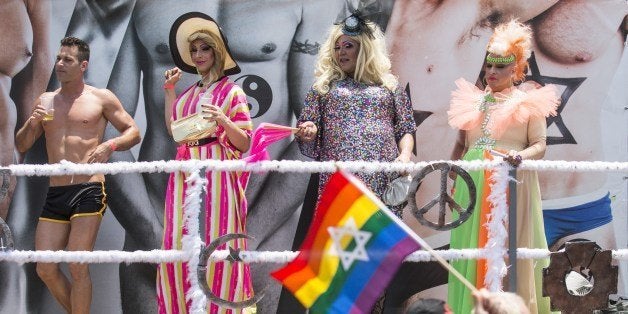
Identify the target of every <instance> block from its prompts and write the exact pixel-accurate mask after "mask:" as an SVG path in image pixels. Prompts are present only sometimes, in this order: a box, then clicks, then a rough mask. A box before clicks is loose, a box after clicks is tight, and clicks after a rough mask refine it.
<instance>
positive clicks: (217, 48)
mask: <svg viewBox="0 0 628 314" xmlns="http://www.w3.org/2000/svg"><path fill="white" fill-rule="evenodd" d="M197 39H200V40H202V41H203V42H204V43H205V44H207V45H208V46H210V47H212V50H213V52H214V64H212V66H211V68H210V69H209V73H208V74H206V75H205V76H204V77H203V81H204V82H209V83H212V82H215V81H216V80H218V79H219V78H221V77H223V76H224V75H225V74H224V73H225V69H224V67H225V55H226V54H227V50H226V49H225V46H223V45H218V44H217V43H222V40H220V38H218V36H216V35H215V34H214V33H212V32H209V31H205V30H199V31H196V32H194V33H192V34H191V35H190V37H188V42H189V43H190V44H192V42H193V41H195V40H197ZM190 47H191V46H190ZM190 54H192V51H190ZM199 74H201V73H199ZM201 75H202V74H201Z"/></svg>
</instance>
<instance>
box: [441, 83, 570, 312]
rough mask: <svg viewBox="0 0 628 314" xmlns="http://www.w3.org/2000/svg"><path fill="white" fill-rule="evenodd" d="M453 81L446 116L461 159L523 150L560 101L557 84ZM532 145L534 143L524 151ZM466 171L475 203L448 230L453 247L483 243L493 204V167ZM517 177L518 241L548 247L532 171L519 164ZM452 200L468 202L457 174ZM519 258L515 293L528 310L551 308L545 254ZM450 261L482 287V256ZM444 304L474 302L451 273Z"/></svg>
mask: <svg viewBox="0 0 628 314" xmlns="http://www.w3.org/2000/svg"><path fill="white" fill-rule="evenodd" d="M456 85H457V86H458V89H457V90H456V91H454V92H453V93H452V101H451V107H450V110H449V111H448V116H449V124H450V125H451V126H452V127H455V128H458V129H461V130H465V150H466V153H465V155H464V157H463V159H464V160H469V161H470V160H482V159H493V157H492V155H491V154H490V153H489V150H497V151H501V152H503V153H506V152H508V151H509V150H516V151H518V152H521V151H523V150H525V149H527V148H528V147H531V146H534V145H533V143H538V142H539V141H542V142H544V141H545V137H546V123H545V117H546V116H548V115H555V114H556V107H557V105H558V98H557V96H556V91H555V87H553V86H545V87H543V88H540V89H530V90H523V89H521V88H514V87H513V88H510V89H508V90H505V91H503V92H502V93H494V94H493V93H491V92H490V90H487V91H483V90H480V89H478V88H477V87H475V86H474V85H473V84H471V83H469V82H467V81H465V80H464V79H460V80H458V81H456ZM531 151H534V147H533V148H532V149H530V150H528V153H530V152H531ZM543 153H544V150H543V151H538V152H536V153H531V155H532V156H537V157H538V156H542V154H543ZM469 173H470V175H471V177H472V179H473V181H474V183H475V185H476V191H477V196H476V203H475V204H476V205H475V208H474V210H473V214H472V215H471V217H470V218H469V219H468V220H467V221H465V222H464V223H463V224H462V225H460V226H459V227H457V228H455V229H454V230H452V232H451V242H450V248H451V249H465V248H482V247H484V246H485V244H486V242H487V237H488V232H487V229H486V223H487V222H488V219H489V217H490V214H491V210H492V208H491V203H490V202H489V201H488V199H487V197H488V196H489V195H490V193H491V186H490V184H491V182H492V177H491V176H492V171H491V170H484V171H470V172H469ZM517 182H519V184H517V194H516V195H517V204H516V205H517V247H519V248H536V249H547V241H546V240H545V232H544V228H543V216H542V211H541V191H540V187H539V180H538V176H537V173H536V171H531V170H518V171H517ZM454 200H455V201H456V202H457V203H458V204H460V205H461V206H467V204H468V203H469V193H468V189H467V186H466V184H465V183H464V181H462V179H460V178H458V179H457V181H456V188H455V194H454ZM455 216H456V215H454V217H455ZM455 218H457V217H455ZM517 263H518V264H517V293H518V294H519V295H520V296H521V297H522V298H523V299H524V301H525V302H526V304H527V305H528V308H529V309H530V312H531V313H549V298H547V297H543V296H542V291H541V288H542V286H541V282H542V281H541V271H542V268H543V267H547V266H548V260H530V259H527V260H522V259H520V260H518V262H517ZM452 266H454V268H456V269H457V270H458V271H459V272H460V273H461V274H462V275H463V276H465V278H467V279H468V280H469V281H470V282H471V283H474V284H475V285H476V287H477V288H481V287H484V279H485V275H486V271H487V268H486V267H487V265H486V260H483V259H480V260H477V261H476V260H471V259H470V260H457V261H453V262H452ZM448 304H449V306H450V307H451V309H452V311H454V313H470V312H471V309H472V308H473V298H472V296H471V292H470V291H469V289H468V288H466V287H465V286H464V285H463V284H462V283H461V282H460V281H459V280H458V279H457V278H455V277H454V276H453V275H451V274H450V275H449V284H448Z"/></svg>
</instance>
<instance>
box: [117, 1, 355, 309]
mask: <svg viewBox="0 0 628 314" xmlns="http://www.w3.org/2000/svg"><path fill="white" fill-rule="evenodd" d="M343 5H344V3H343V2H342V1H335V0H326V1H301V0H281V1H258V0H245V1H200V0H196V1H174V0H157V1H155V0H150V1H149V0H139V1H138V2H137V4H136V6H135V9H134V12H133V17H132V21H131V24H130V25H129V28H128V30H127V33H126V35H125V38H124V41H123V44H122V47H121V50H120V53H119V55H118V59H117V60H116V63H115V65H114V70H113V71H112V79H111V81H110V83H109V88H110V89H112V90H113V91H115V92H116V94H117V95H119V96H120V98H121V99H122V103H123V104H131V106H130V107H127V108H126V109H127V110H128V111H129V112H130V113H131V114H132V115H135V114H136V112H137V111H138V110H141V109H142V108H137V107H136V106H135V105H133V104H136V103H137V102H138V97H139V95H140V83H141V84H143V90H142V92H143V96H144V98H143V99H142V100H143V103H144V108H143V109H144V111H145V113H146V123H147V127H146V133H145V136H144V142H143V143H142V147H141V150H140V154H139V158H138V159H139V160H142V161H146V160H170V159H173V157H174V156H175V147H176V145H175V143H174V142H173V140H172V138H171V137H170V136H169V135H168V133H167V131H166V128H165V126H164V124H163V116H164V111H163V110H164V108H163V103H164V98H163V97H164V92H163V89H162V85H163V83H164V72H165V71H166V70H168V69H170V68H171V67H172V64H173V62H172V57H171V55H170V48H169V47H168V34H169V30H170V27H171V25H172V23H173V22H174V20H175V19H176V18H177V17H179V16H180V15H182V14H183V13H186V12H190V11H200V12H203V13H205V14H207V15H209V16H211V17H213V18H214V19H216V21H217V22H218V24H220V25H221V27H222V28H223V32H224V33H225V34H226V35H227V37H228V38H229V47H230V49H231V53H232V55H233V56H234V58H235V59H236V61H237V62H238V65H239V66H240V68H241V69H242V72H241V73H240V74H238V75H235V76H234V77H233V78H232V79H233V80H234V81H236V83H237V84H239V85H240V86H241V87H242V88H243V89H244V91H245V93H246V94H247V96H248V98H249V105H250V108H251V116H252V118H253V120H254V123H255V124H256V125H258V124H259V123H261V122H271V123H276V124H281V125H294V122H293V119H294V118H295V115H298V113H299V110H300V107H301V106H302V103H303V97H304V95H305V93H306V91H307V89H308V88H309V86H310V85H311V83H312V81H313V78H314V68H313V64H314V62H315V58H316V53H317V51H318V45H319V43H321V39H322V38H323V37H324V35H325V34H324V32H325V30H327V29H328V27H329V25H331V24H332V23H333V22H334V21H335V19H336V17H337V16H338V13H339V12H341V9H342V7H343ZM140 77H142V78H143V80H142V81H141V82H140ZM182 80H183V82H181V83H180V84H178V85H177V86H179V87H180V88H184V87H186V86H189V85H190V84H191V83H192V82H194V81H195V80H198V77H195V76H194V75H184V76H183V78H182ZM180 92H181V90H177V93H180ZM140 103H141V102H140ZM270 153H271V158H272V159H300V158H302V157H301V155H300V152H299V150H298V148H297V147H296V145H293V144H291V143H290V142H289V141H282V142H278V143H275V144H273V145H272V146H271V147H270ZM117 155H118V156H116V158H120V159H123V160H133V157H132V156H131V154H130V153H128V154H126V155H123V154H117ZM308 178H309V174H295V173H288V174H280V173H276V172H273V173H269V174H266V175H262V174H255V175H253V176H251V183H250V184H249V187H248V189H247V198H248V202H249V206H248V207H249V214H248V223H247V226H248V227H247V228H248V234H249V235H252V236H253V237H255V240H254V241H250V242H249V248H250V249H251V250H287V249H290V247H291V244H292V239H293V237H294V228H295V227H296V220H297V219H298V214H299V207H300V205H301V202H302V201H303V196H304V195H305V188H306V186H307V180H308ZM166 181H167V175H163V174H143V175H139V174H128V175H116V176H115V177H112V178H111V180H109V181H108V182H109V184H110V185H108V188H109V187H111V189H112V190H115V191H116V193H119V195H120V197H118V198H116V199H115V200H111V202H110V206H111V208H112V210H113V208H114V207H116V206H118V207H120V208H125V209H128V208H133V209H134V212H135V213H136V215H137V216H136V220H135V221H133V224H134V225H142V224H144V225H151V226H152V225H154V224H157V225H159V224H161V222H162V221H163V206H164V195H165V191H166ZM129 186H132V187H133V189H129V188H128V187H129ZM116 195H118V194H116ZM287 196H290V197H287ZM149 204H150V206H149ZM125 229H126V231H127V237H126V238H127V240H125V241H126V243H125V250H130V249H152V248H158V247H159V245H160V239H161V237H162V234H161V230H154V229H155V228H152V227H151V228H145V229H152V230H154V231H150V230H149V231H148V232H139V231H138V230H135V229H132V228H125ZM252 267H253V276H254V278H253V283H254V285H255V288H256V290H257V291H260V290H261V288H263V287H264V286H265V285H266V284H271V285H270V286H269V289H268V290H267V291H266V297H265V298H263V299H262V301H261V304H258V309H259V311H260V312H263V313H274V311H275V310H274V309H275V308H276V306H277V302H276V300H277V298H278V294H279V291H280V285H278V284H276V283H274V282H272V281H271V279H270V277H269V276H268V273H269V272H270V270H272V269H274V268H275V267H276V265H274V264H272V263H256V264H253V265H252ZM124 268H127V270H125V269H124ZM151 269H152V270H151ZM134 271H135V272H141V274H142V278H136V277H134V278H135V280H132V281H130V280H127V279H125V278H126V277H128V276H135V274H136V273H133V272H134ZM154 273H155V270H154V266H153V265H139V264H138V265H129V266H125V265H121V280H122V281H121V289H122V290H123V291H125V292H124V293H123V294H122V295H123V302H122V304H123V309H124V310H125V311H132V312H142V313H150V312H154V311H155V307H154V306H155V305H154V304H151V303H149V302H144V301H145V300H148V299H152V298H154V296H155V277H154ZM124 299H126V300H124ZM133 299H135V300H139V301H137V302H133ZM151 307H152V308H151ZM151 309H152V311H151Z"/></svg>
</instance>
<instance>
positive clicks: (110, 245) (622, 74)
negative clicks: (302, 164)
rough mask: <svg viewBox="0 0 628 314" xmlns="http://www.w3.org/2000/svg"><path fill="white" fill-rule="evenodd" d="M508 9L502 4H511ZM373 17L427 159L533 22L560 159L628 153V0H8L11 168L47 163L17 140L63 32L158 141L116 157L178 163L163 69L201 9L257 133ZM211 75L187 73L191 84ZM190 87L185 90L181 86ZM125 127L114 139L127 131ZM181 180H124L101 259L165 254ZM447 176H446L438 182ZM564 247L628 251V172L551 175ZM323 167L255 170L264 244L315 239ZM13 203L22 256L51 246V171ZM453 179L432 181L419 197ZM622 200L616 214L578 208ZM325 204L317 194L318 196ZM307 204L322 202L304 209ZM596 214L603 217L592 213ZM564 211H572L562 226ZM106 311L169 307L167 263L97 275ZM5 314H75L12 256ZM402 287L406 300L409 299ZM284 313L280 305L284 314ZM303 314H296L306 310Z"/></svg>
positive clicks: (416, 281) (263, 306) (5, 107)
mask: <svg viewBox="0 0 628 314" xmlns="http://www.w3.org/2000/svg"><path fill="white" fill-rule="evenodd" d="M495 2H498V3H495ZM354 8H360V9H361V10H363V11H364V12H368V13H369V14H370V17H371V18H372V19H373V20H375V21H376V22H377V23H378V24H379V25H380V26H381V27H382V28H384V29H385V30H386V36H387V41H388V46H389V50H390V52H391V53H392V60H393V70H394V72H395V74H397V75H398V76H399V79H400V83H401V84H402V85H403V86H404V87H405V88H406V91H407V92H408V93H409V94H410V96H411V99H412V102H413V107H414V111H415V118H416V121H417V126H418V129H417V134H416V151H417V156H416V160H417V161H427V160H441V159H449V156H450V154H451V150H452V148H453V146H454V141H455V138H456V131H455V130H452V129H450V128H449V127H448V126H447V119H446V110H447V108H448V100H449V95H450V92H451V90H452V89H454V87H455V86H454V84H453V81H454V80H455V79H457V78H459V77H464V78H465V79H467V80H469V81H476V80H478V79H479V78H480V77H481V66H482V59H483V57H484V49H485V46H486V43H487V41H488V38H489V36H490V34H491V31H492V27H494V26H495V25H496V24H498V23H500V22H502V21H506V20H508V19H509V18H511V17H517V18H519V19H520V20H521V21H525V22H526V23H529V24H530V25H531V26H532V28H533V30H534V32H535V35H534V56H533V58H532V59H531V60H530V71H529V72H528V79H531V80H535V81H537V82H539V83H541V84H549V83H552V84H557V85H558V87H559V89H560V91H561V93H562V95H561V96H562V104H561V106H560V108H559V113H560V114H559V115H558V116H557V117H555V118H551V119H549V120H548V144H549V145H548V149H547V153H546V156H545V158H546V159H550V160H576V161H580V160H582V161H585V160H586V161H592V160H603V161H624V162H625V161H627V160H628V158H627V156H628V148H627V146H626V145H627V143H626V135H627V134H628V132H627V130H626V128H627V126H628V123H627V122H628V117H627V111H626V109H625V108H626V107H627V106H628V95H627V92H626V88H625V86H627V85H628V74H627V71H628V53H627V52H626V49H625V41H626V31H627V28H628V22H626V15H627V14H628V4H626V2H625V1H623V0H595V1H585V0H570V1H557V0H553V1H548V0H533V1H525V2H523V1H488V0H474V1H467V0H464V1H462V0H442V1H428V0H422V1H401V0H397V1H392V0H390V1H374V0H361V1H355V0H351V1H344V0H240V1H236V0H136V1H134V0H100V1H95V0H55V1H52V0H39V1H33V0H30V1H29V0H7V1H2V3H0V15H2V18H0V26H1V28H2V29H3V32H2V34H0V111H1V113H0V132H1V133H0V135H1V136H0V152H1V153H0V158H1V159H0V163H1V164H2V165H8V164H11V163H18V162H20V163H28V164H39V163H45V162H46V154H45V150H44V145H43V140H42V141H40V142H38V143H37V145H35V147H33V149H31V150H30V151H29V152H28V153H27V154H26V155H25V156H19V155H17V154H14V153H13V137H14V132H15V128H16V127H18V128H19V127H20V126H21V125H22V123H23V122H24V121H25V119H26V118H27V117H28V115H29V114H30V112H31V108H32V103H33V101H34V99H35V98H36V97H38V95H39V94H41V93H42V92H44V91H45V90H53V89H55V88H58V84H57V82H56V81H55V79H54V77H53V75H52V67H53V62H54V56H55V54H56V52H57V50H58V43H59V40H60V39H61V38H62V37H64V36H67V35H72V36H76V37H80V38H82V39H84V40H86V41H87V42H88V43H89V44H90V46H91V50H92V57H91V61H90V64H89V69H88V72H87V81H88V83H90V84H92V85H95V86H97V87H102V88H104V87H106V88H109V89H111V90H112V91H113V92H114V93H116V95H118V97H119V98H120V100H121V101H122V103H123V105H124V106H125V109H126V110H127V111H128V112H129V113H131V114H132V115H133V116H134V117H135V119H136V121H137V122H138V124H139V125H140V127H141V129H142V133H143V134H142V135H143V141H142V143H141V144H140V145H138V146H137V147H135V148H133V149H132V150H131V151H129V152H117V153H115V154H114V156H113V161H133V160H139V161H151V160H168V159H172V158H173V157H174V155H175V145H174V142H173V141H172V140H171V139H170V138H169V136H168V135H167V132H166V130H165V125H164V124H163V115H164V113H163V107H164V105H163V97H164V96H163V92H162V84H163V72H164V71H165V70H166V69H169V68H170V67H172V66H173V63H172V59H171V56H170V50H169V49H170V48H169V46H168V32H169V28H170V25H171V24H172V22H173V21H174V20H175V19H176V18H177V17H178V16H180V15H181V14H183V13H185V12H189V11H201V12H204V13H206V14H208V15H210V16H212V17H214V18H215V19H216V20H217V21H218V23H219V24H220V25H221V26H222V28H223V31H224V32H225V34H226V35H227V37H228V39H229V45H230V47H231V50H232V53H233V55H234V57H235V58H236V60H237V61H238V63H239V65H240V67H241V68H242V72H241V73H239V74H237V75H234V76H233V77H232V79H233V80H235V81H236V82H237V83H238V84H239V85H241V86H242V88H243V89H244V91H245V92H246V93H247V95H248V100H249V105H250V108H251V115H252V117H253V120H254V123H255V124H259V123H261V122H272V123H277V124H283V125H294V121H295V118H296V116H298V114H299V112H300V110H301V107H302V103H303V98H304V95H305V93H306V91H307V89H308V88H309V86H310V84H311V83H312V82H313V72H314V71H313V66H314V62H315V58H316V53H317V51H318V48H319V46H320V44H321V43H322V41H323V40H324V38H325V35H326V30H327V29H328V27H329V26H330V25H331V24H332V23H334V22H335V21H337V20H338V19H342V18H344V17H346V16H347V15H349V13H348V12H349V11H350V10H352V9H354ZM196 79H197V78H196V77H194V76H193V75H187V74H186V75H185V77H184V79H183V82H181V84H179V87H180V88H183V87H184V86H187V85H189V84H191V83H192V82H194V81H195V80H196ZM180 91H181V90H178V92H180ZM114 132H115V130H113V129H109V130H108V132H107V134H106V137H112V136H115V133H114ZM271 157H272V158H273V159H302V160H303V159H305V158H304V157H303V156H302V155H301V154H300V153H299V151H298V149H297V148H296V145H295V143H294V142H292V141H291V140H284V141H283V142H280V143H278V144H276V145H274V146H273V147H272V149H271ZM166 180H167V176H166V175H164V174H127V175H116V176H109V177H107V189H108V193H109V195H110V198H109V199H110V204H109V211H108V213H107V214H106V215H105V218H104V220H103V225H102V227H101V230H100V233H99V236H98V241H97V244H96V249H98V250H129V251H131V250H150V249H154V248H158V247H159V245H160V239H161V232H162V229H163V228H162V219H163V203H164V191H165V183H166ZM428 180H432V182H435V181H436V178H428ZM540 180H541V184H542V194H543V198H544V209H545V210H546V212H547V213H548V216H552V218H551V219H550V218H548V219H547V220H546V228H547V229H550V230H554V231H556V232H554V234H555V235H556V236H555V237H553V238H552V240H551V243H549V244H550V245H551V246H552V248H553V249H558V248H560V246H561V245H562V244H563V243H564V242H565V241H566V240H569V239H590V240H594V241H596V242H597V243H598V244H599V245H600V246H602V247H604V248H608V249H612V248H626V247H627V239H626V230H628V222H627V220H626V215H627V214H626V213H627V211H628V205H627V203H626V192H627V190H628V187H627V183H626V178H625V177H624V176H622V175H620V174H605V173H592V172H586V173H575V172H574V173H562V172H560V173H559V172H544V173H541V174H540ZM309 182H310V175H309V174H294V173H292V174H279V173H268V174H263V175H262V174H253V175H252V176H251V183H250V185H249V190H248V191H247V197H248V199H249V216H248V226H247V228H248V232H249V234H250V235H252V236H253V237H255V240H254V241H252V242H251V243H250V247H251V249H255V250H272V251H283V250H290V249H292V248H293V246H294V245H295V243H294V242H295V239H297V242H298V239H301V238H302V237H303V234H302V230H304V228H303V227H300V228H297V225H298V224H299V221H301V225H302V226H304V225H307V221H308V217H309V216H308V213H309V212H310V211H309V210H308V209H307V208H311V206H302V205H303V203H304V198H305V195H306V190H307V188H308V183H309ZM8 185H9V186H8V190H9V193H8V194H7V196H5V197H4V198H3V199H0V215H1V214H2V213H3V211H6V210H8V223H9V225H10V227H11V229H12V230H13V233H14V237H15V242H16V246H17V248H18V249H22V250H31V249H33V248H34V230H35V226H36V223H37V217H38V216H39V212H40V210H41V206H42V204H43V201H44V197H45V193H44V191H45V189H46V188H47V178H36V177H34V178H11V180H10V182H9V184H8ZM437 187H438V184H434V183H426V184H423V186H422V190H421V191H420V195H419V196H418V197H419V202H418V203H419V204H422V203H425V202H426V200H427V199H429V198H431V197H432V196H433V195H434V194H435V193H436V192H435V191H436V189H437ZM606 194H608V195H609V197H610V200H611V205H612V210H609V211H604V209H603V208H583V206H580V209H579V210H568V208H572V207H577V206H578V205H582V204H586V203H589V202H592V201H595V200H598V199H600V198H602V197H604V196H605V195H606ZM306 204H311V200H310V199H308V200H306ZM302 207H304V208H306V209H305V210H303V211H302V210H301V209H302ZM593 215H595V216H597V217H599V218H598V219H597V220H596V221H591V220H592V219H590V217H592V216H593ZM556 217H558V218H556ZM404 219H405V221H406V222H407V223H408V224H409V225H411V226H412V227H413V228H414V229H415V230H416V231H417V233H418V234H419V235H421V236H422V237H424V238H426V239H427V240H428V242H430V243H431V244H432V246H434V247H438V248H445V249H446V248H447V246H448V242H449V234H448V233H447V232H437V231H434V230H431V229H428V228H425V227H422V226H421V225H420V224H419V223H418V222H417V221H416V219H414V218H413V217H412V216H411V214H410V213H409V212H406V214H405V217H404ZM626 264H627V263H626V262H624V263H623V264H622V265H621V274H622V275H621V276H622V277H621V278H620V293H619V294H620V295H622V296H624V297H626V296H627V295H628V293H627V292H626V286H627V279H626V278H627V276H626V269H627V265H626ZM276 267H277V265H275V264H254V265H253V272H254V283H255V287H256V289H261V288H262V287H264V286H266V285H267V286H268V289H267V295H266V297H265V298H264V299H263V300H262V302H261V303H260V304H259V312H260V313H275V312H278V313H282V309H283V313H287V312H288V310H287V309H288V308H290V306H292V305H291V303H292V302H290V299H289V297H287V296H285V295H284V296H282V297H280V294H281V288H280V287H279V285H278V284H277V283H276V282H274V281H272V280H271V279H270V278H269V276H268V273H269V272H270V271H271V270H273V269H274V268H276ZM90 269H91V272H92V276H93V282H94V290H93V291H94V298H93V307H92V309H93V313H120V312H126V313H154V312H155V308H156V304H155V269H156V268H155V266H154V265H146V264H132V265H116V264H99V265H92V266H91V268H90ZM403 271H404V274H411V276H410V275H406V276H405V277H406V278H397V279H396V280H395V281H394V283H393V285H394V287H391V288H390V291H392V292H391V295H392V296H393V298H397V299H399V300H405V299H408V298H410V297H411V296H412V295H414V294H415V293H419V296H436V295H442V294H441V293H442V291H446V289H443V288H444V287H445V286H444V284H446V274H445V273H444V271H443V270H442V269H440V267H437V266H435V265H434V264H433V263H417V264H411V265H408V264H405V265H404V269H403ZM0 287H3V288H2V289H0V309H1V310H0V312H2V313H24V312H34V313H61V308H60V307H59V306H58V305H57V304H56V303H55V302H54V300H53V299H52V297H51V296H50V294H49V293H48V292H47V290H46V289H45V287H44V286H43V284H42V283H41V281H40V280H39V279H38V278H37V276H36V274H35V270H34V265H32V264H26V265H15V264H12V263H0ZM395 294H396V296H395ZM278 304H279V307H280V309H277V308H278ZM291 313H292V312H291Z"/></svg>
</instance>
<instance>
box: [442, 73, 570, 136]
mask: <svg viewBox="0 0 628 314" xmlns="http://www.w3.org/2000/svg"><path fill="white" fill-rule="evenodd" d="M456 86H458V89H456V90H455V91H453V92H452V93H451V95H452V97H451V103H450V109H449V111H447V115H448V118H449V125H450V126H452V127H453V128H457V129H460V130H471V129H473V128H475V127H477V126H479V125H480V123H482V119H483V117H484V114H483V111H482V110H481V106H482V102H483V101H484V96H486V95H487V94H488V93H490V89H487V90H486V91H483V90H481V89H479V88H477V87H476V86H475V85H473V84H471V83H470V82H468V81H467V80H465V79H463V78H460V79H458V80H456ZM531 86H532V85H531V84H525V85H523V88H521V89H515V90H514V91H512V92H511V93H508V94H501V93H494V94H493V96H494V97H495V98H496V99H497V100H498V101H499V102H500V104H499V105H496V106H493V107H491V109H490V110H491V120H490V124H489V125H488V126H487V128H488V130H489V132H490V133H491V137H492V138H494V139H499V138H501V136H502V134H503V133H504V131H505V130H506V129H507V128H508V126H509V125H514V124H521V123H527V121H529V120H530V119H532V118H539V117H548V116H555V115H556V108H558V105H559V104H560V98H559V97H558V92H557V89H556V87H555V86H554V85H546V86H543V87H540V88H531Z"/></svg>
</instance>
